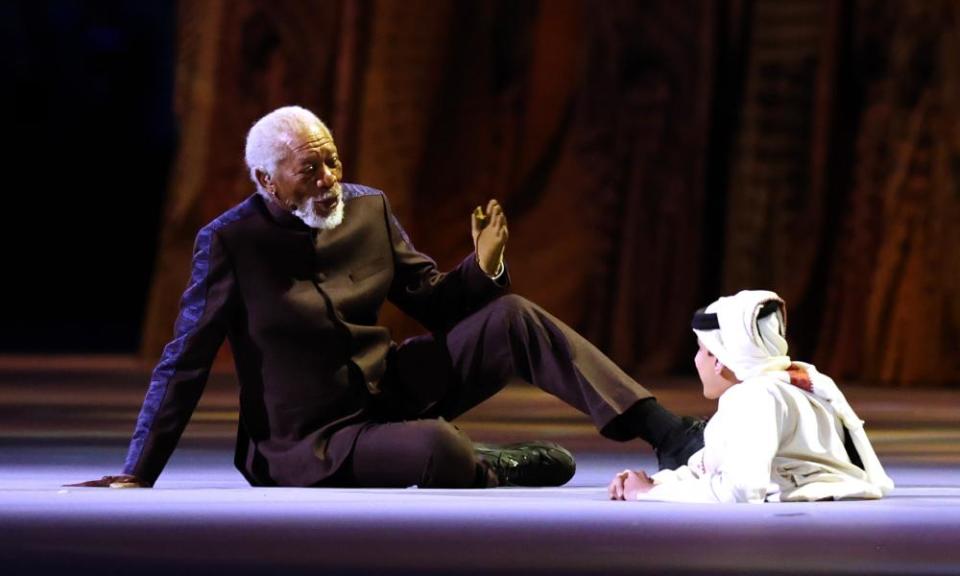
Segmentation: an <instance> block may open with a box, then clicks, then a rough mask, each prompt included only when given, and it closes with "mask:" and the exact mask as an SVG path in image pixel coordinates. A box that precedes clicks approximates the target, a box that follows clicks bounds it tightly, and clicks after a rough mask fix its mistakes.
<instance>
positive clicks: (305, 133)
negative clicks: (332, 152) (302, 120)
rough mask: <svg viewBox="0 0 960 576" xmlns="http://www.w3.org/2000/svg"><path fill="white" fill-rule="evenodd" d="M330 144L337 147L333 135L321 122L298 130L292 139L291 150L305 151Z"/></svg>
mask: <svg viewBox="0 0 960 576" xmlns="http://www.w3.org/2000/svg"><path fill="white" fill-rule="evenodd" d="M328 146H329V147H333V148H336V144H335V143H334V141H333V135H332V134H330V132H329V131H328V130H327V129H326V128H324V127H323V126H321V125H320V124H315V125H313V126H309V127H306V128H304V129H303V130H300V131H298V132H297V133H296V134H294V135H293V138H292V139H291V141H290V151H291V152H303V151H307V150H314V149H317V148H324V147H328Z"/></svg>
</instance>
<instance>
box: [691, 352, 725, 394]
mask: <svg viewBox="0 0 960 576" xmlns="http://www.w3.org/2000/svg"><path fill="white" fill-rule="evenodd" d="M697 345H698V347H699V348H698V349H697V355H696V356H694V358H693V363H694V364H695V365H696V367H697V374H698V375H699V376H700V382H701V383H702V384H703V396H704V398H709V399H710V400H716V399H717V398H719V397H720V396H721V395H722V394H723V393H724V392H726V391H727V388H729V387H731V386H733V385H734V381H732V380H729V379H727V378H725V377H724V376H725V373H727V372H729V371H728V370H727V369H725V368H723V365H722V364H720V361H719V360H717V357H716V356H714V355H713V354H712V353H711V352H710V351H709V350H707V347H706V346H704V345H703V342H700V340H697Z"/></svg>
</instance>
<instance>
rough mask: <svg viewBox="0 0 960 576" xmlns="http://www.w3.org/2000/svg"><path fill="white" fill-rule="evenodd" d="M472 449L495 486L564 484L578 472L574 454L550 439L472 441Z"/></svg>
mask: <svg viewBox="0 0 960 576" xmlns="http://www.w3.org/2000/svg"><path fill="white" fill-rule="evenodd" d="M473 450H474V452H475V453H476V454H477V457H478V458H479V459H480V461H481V462H483V463H485V464H486V465H487V466H488V467H489V469H490V471H491V472H492V473H493V474H494V475H496V477H497V485H498V486H563V485H564V484H566V483H567V482H569V481H570V479H571V478H573V474H574V473H575V472H576V471H577V464H576V462H575V461H574V460H573V454H571V453H570V451H569V450H567V449H566V448H564V447H563V446H560V445H559V444H555V443H553V442H521V443H518V444H507V445H505V446H500V445H497V444H474V445H473Z"/></svg>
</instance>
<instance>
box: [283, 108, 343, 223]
mask: <svg viewBox="0 0 960 576" xmlns="http://www.w3.org/2000/svg"><path fill="white" fill-rule="evenodd" d="M342 175H343V167H342V165H341V164H340V157H339V155H338V154H337V146H336V144H335V143H334V141H333V136H331V135H330V133H329V132H327V131H326V130H324V129H323V127H321V126H320V125H316V126H314V127H312V128H310V129H307V130H303V131H302V132H301V133H299V134H297V135H296V136H295V138H294V142H293V146H292V150H291V151H290V153H288V154H287V155H286V156H284V158H283V159H282V160H280V162H279V163H278V164H277V169H276V170H275V174H274V175H273V177H272V185H273V186H272V189H270V191H271V192H272V193H273V195H274V196H275V197H276V198H277V200H278V201H279V202H280V205H281V206H284V207H286V208H287V209H288V210H290V211H292V212H293V213H294V214H295V215H296V216H298V217H299V218H300V219H301V220H303V221H304V223H306V224H307V225H308V226H310V227H311V228H319V229H330V228H334V227H335V226H337V225H339V224H340V222H341V221H342V220H343V193H342V191H341V189H340V178H341V177H342Z"/></svg>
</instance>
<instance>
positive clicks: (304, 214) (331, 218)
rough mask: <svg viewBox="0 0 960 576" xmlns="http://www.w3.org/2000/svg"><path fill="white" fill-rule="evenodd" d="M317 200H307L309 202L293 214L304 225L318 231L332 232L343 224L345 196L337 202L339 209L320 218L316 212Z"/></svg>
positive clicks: (341, 196) (298, 207)
mask: <svg viewBox="0 0 960 576" xmlns="http://www.w3.org/2000/svg"><path fill="white" fill-rule="evenodd" d="M316 203H317V199H316V198H307V200H306V201H305V202H304V203H303V204H301V205H300V206H297V208H296V209H295V210H293V212H292V214H293V215H294V216H296V217H297V218H299V219H300V220H302V221H303V223H304V224H306V225H307V226H309V227H311V228H316V229H317V230H332V229H334V228H336V227H337V226H339V225H340V223H341V222H343V195H342V194H341V195H340V200H339V201H338V202H337V207H336V208H334V209H333V212H331V213H330V214H329V215H328V216H320V215H319V214H317V210H316Z"/></svg>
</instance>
